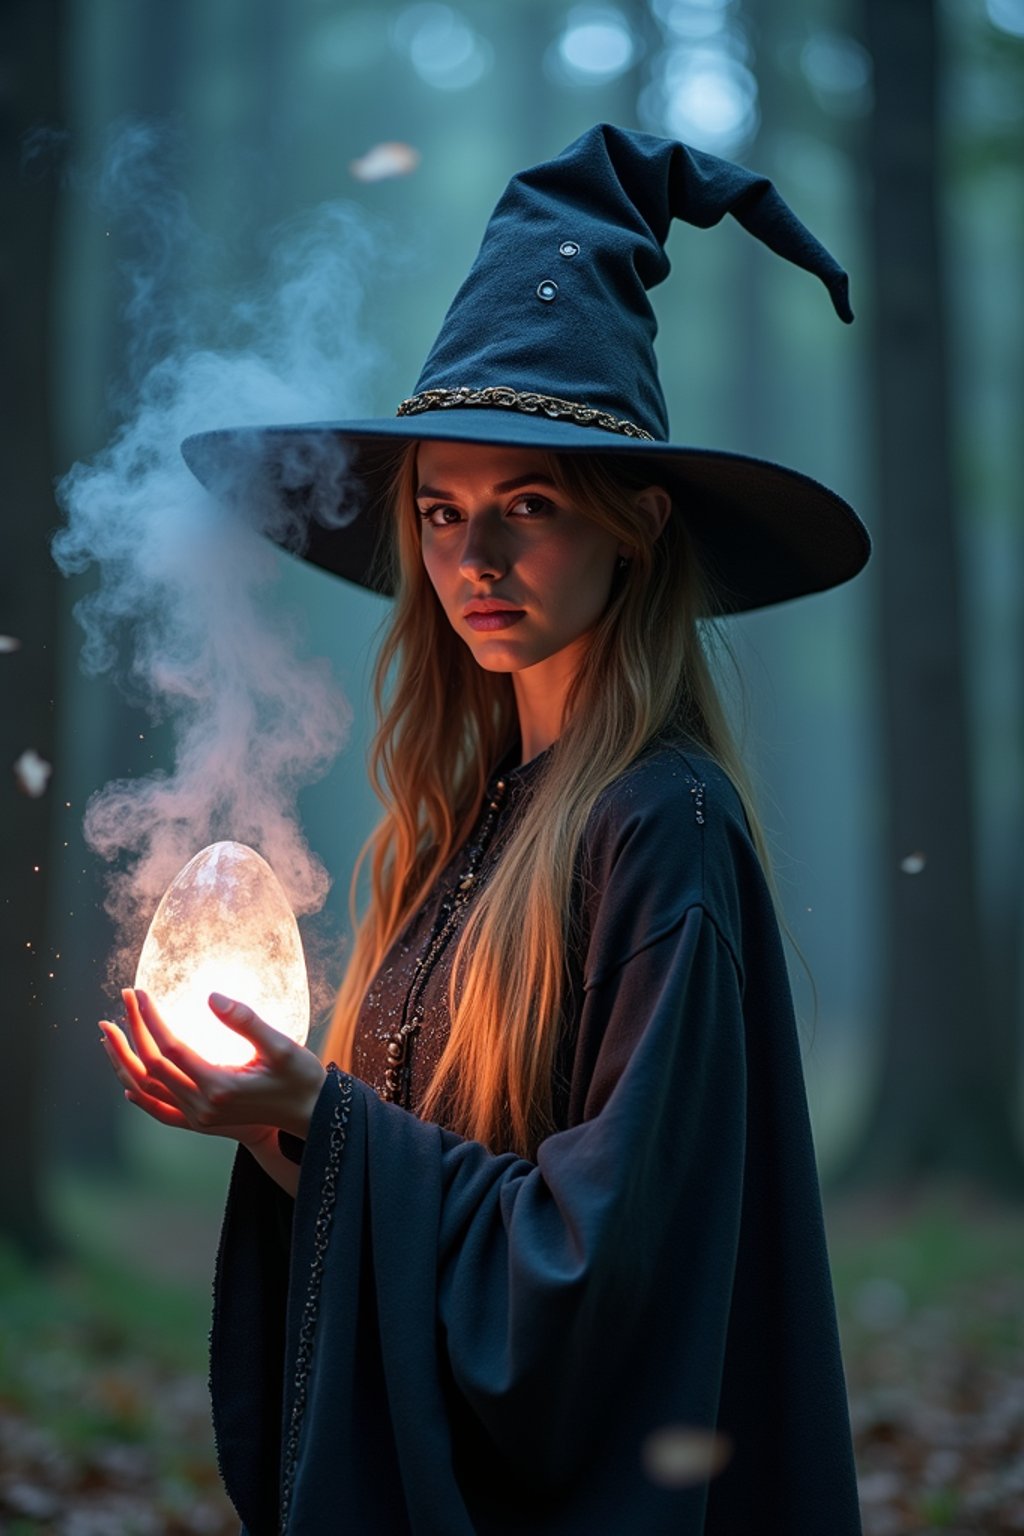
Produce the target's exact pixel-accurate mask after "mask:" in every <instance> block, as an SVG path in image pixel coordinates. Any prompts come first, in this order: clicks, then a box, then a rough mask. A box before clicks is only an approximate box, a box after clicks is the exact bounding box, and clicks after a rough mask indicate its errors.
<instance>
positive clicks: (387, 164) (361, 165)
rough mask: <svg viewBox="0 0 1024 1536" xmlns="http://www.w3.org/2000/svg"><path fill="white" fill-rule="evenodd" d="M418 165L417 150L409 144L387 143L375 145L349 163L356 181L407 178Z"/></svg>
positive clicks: (418, 155)
mask: <svg viewBox="0 0 1024 1536" xmlns="http://www.w3.org/2000/svg"><path fill="white" fill-rule="evenodd" d="M419 163H420V153H419V150H418V149H413V147H412V145H411V144H399V143H395V142H392V141H390V140H389V141H388V142H387V143H384V144H375V145H374V146H373V148H372V149H368V150H367V152H366V154H365V155H362V156H361V157H360V158H359V159H358V160H352V161H351V162H350V163H349V171H350V172H351V174H352V175H353V176H354V177H355V179H356V181H387V180H388V178H389V177H392V176H408V175H409V173H410V171H414V170H415V169H416V167H417V166H418V165H419Z"/></svg>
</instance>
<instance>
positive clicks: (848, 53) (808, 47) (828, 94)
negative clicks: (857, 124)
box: [800, 30, 872, 117]
mask: <svg viewBox="0 0 1024 1536" xmlns="http://www.w3.org/2000/svg"><path fill="white" fill-rule="evenodd" d="M800 69H801V71H802V72H803V75H804V78H805V79H806V81H807V83H808V85H809V86H810V87H811V90H812V91H813V92H814V95H815V96H816V98H817V99H818V101H819V102H820V104H821V105H822V106H823V107H824V108H825V109H826V110H827V111H830V112H835V113H838V114H840V115H842V116H847V117H858V116H861V115H863V114H864V113H866V112H869V111H870V110H871V102H872V89H871V80H872V62H871V55H870V54H869V53H868V51H867V49H866V48H865V47H864V46H863V45H862V44H861V43H859V42H858V41H857V39H856V38H854V37H850V36H848V35H847V34H846V33H845V32H831V31H824V30H823V31H820V32H815V33H814V34H813V35H812V36H811V37H809V38H808V40H807V42H806V43H805V44H804V46H803V48H802V49H801V52H800Z"/></svg>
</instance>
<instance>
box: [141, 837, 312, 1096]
mask: <svg viewBox="0 0 1024 1536" xmlns="http://www.w3.org/2000/svg"><path fill="white" fill-rule="evenodd" d="M135 985H136V986H137V987H141V988H143V990H144V991H146V992H148V993H149V996H150V997H151V998H152V999H153V1002H154V1003H155V1004H156V1006H157V1008H158V1010H159V1012H160V1015H161V1017H162V1018H163V1019H164V1021H165V1023H166V1024H167V1025H168V1026H169V1027H170V1028H171V1029H172V1030H173V1031H174V1033H175V1034H176V1035H177V1036H178V1037H179V1038H180V1039H181V1040H184V1041H185V1043H186V1044H187V1045H189V1046H190V1047H191V1048H192V1050H194V1051H196V1052H197V1053H198V1054H199V1055H200V1056H202V1057H204V1058H205V1059H206V1060H207V1061H211V1062H215V1063H217V1064H218V1065H221V1066H242V1065H243V1064H244V1063H245V1062H247V1061H251V1059H252V1057H253V1056H254V1054H255V1051H254V1048H253V1046H252V1045H251V1044H250V1043H249V1041H248V1040H246V1039H245V1038H244V1037H243V1036H242V1035H239V1034H236V1033H235V1032H234V1030H231V1029H228V1028H227V1026H226V1025H224V1024H222V1023H221V1022H220V1020H219V1019H218V1018H217V1017H216V1015H215V1014H214V1013H213V1012H212V1011H211V1009H210V1006H209V1003H208V1001H207V999H208V998H209V995H210V993H211V992H224V993H226V995H227V996H228V997H231V998H235V999H237V1000H238V1001H239V1002H243V1003H248V1005H249V1007H250V1008H252V1009H253V1010H254V1012H255V1013H257V1014H258V1015H259V1017H260V1018H261V1019H263V1020H264V1021H265V1022H266V1023H267V1024H271V1025H273V1027H274V1028H275V1029H279V1030H280V1031H281V1033H282V1034H283V1035H288V1036H290V1037H291V1039H293V1040H295V1041H297V1042H298V1043H299V1044H300V1045H302V1044H303V1043H304V1042H305V1039H306V1036H307V1034H308V1033H309V979H308V977H307V975H306V962H305V959H304V957H303V953H302V940H301V939H300V937H299V926H298V923H296V921H295V914H294V913H293V911H292V909H291V907H290V906H289V904H288V898H287V896H286V895H285V893H284V890H283V888H282V886H281V884H280V882H279V880H278V878H277V876H276V875H275V874H274V871H273V870H272V869H271V867H270V865H269V864H268V863H267V861H266V859H262V858H261V857H260V855H259V854H258V853H257V852H256V851H255V849H253V848H249V847H247V846H246V845H245V843H229V842H224V843H211V844H210V846H209V847H208V848H204V849H203V850H202V851H201V852H200V853H197V854H196V856H195V858H193V859H190V860H189V862H188V863H187V864H186V865H185V867H184V869H182V870H179V872H178V874H177V875H175V877H174V879H173V880H172V881H171V884H170V885H169V886H168V888H167V890H166V891H165V893H164V896H163V899H162V901H161V902H160V905H159V906H158V907H157V909H156V912H155V913H154V914H153V921H152V922H151V923H150V925H149V932H148V933H147V934H146V942H145V943H144V944H143V946H142V953H141V954H140V956H139V965H138V969H137V971H136V973H135Z"/></svg>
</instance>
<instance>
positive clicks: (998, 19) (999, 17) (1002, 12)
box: [985, 0, 1024, 37]
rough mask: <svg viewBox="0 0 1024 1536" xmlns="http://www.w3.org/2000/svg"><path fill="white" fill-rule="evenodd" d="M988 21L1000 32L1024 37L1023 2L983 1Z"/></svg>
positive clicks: (1006, 0)
mask: <svg viewBox="0 0 1024 1536" xmlns="http://www.w3.org/2000/svg"><path fill="white" fill-rule="evenodd" d="M985 9H986V11H987V12H988V19H989V21H990V22H991V23H992V25H993V26H994V27H998V28H999V30H1000V32H1009V34H1010V36H1011V37H1024V0H985Z"/></svg>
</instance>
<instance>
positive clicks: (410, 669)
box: [324, 447, 768, 1157]
mask: <svg viewBox="0 0 1024 1536" xmlns="http://www.w3.org/2000/svg"><path fill="white" fill-rule="evenodd" d="M544 467H545V468H546V470H547V473H548V474H549V475H550V476H551V478H552V479H553V480H554V482H555V484H556V486H557V487H558V488H559V490H560V491H561V492H562V494H563V495H564V496H565V497H566V498H567V499H568V500H569V501H570V503H571V504H572V505H573V506H575V507H577V508H578V509H580V510H585V511H586V512H587V514H588V515H589V516H591V517H593V519H594V520H595V522H597V523H599V524H600V525H601V526H602V527H604V528H606V529H608V530H610V531H611V532H612V533H614V534H615V536H616V538H617V539H619V540H621V541H625V542H626V543H627V544H628V545H629V547H630V548H631V550H632V551H633V554H632V558H631V560H630V563H629V566H628V569H627V571H626V572H625V574H622V575H620V576H618V577H617V578H616V581H615V582H614V584H613V588H612V592H611V596H610V598H609V602H608V606H607V608H606V610H605V612H604V614H603V616H602V617H601V619H600V620H599V622H598V624H597V626H596V627H595V629H594V631H593V633H592V637H591V642H590V645H589V647H588V649H587V652H586V654H585V657H584V660H583V662H582V664H581V666H580V669H579V672H578V674H577V676H576V677H575V679H574V681H573V684H572V687H571V690H570V694H569V698H568V701H567V705H566V711H565V725H564V729H563V732H562V735H561V736H560V737H559V740H558V743H557V746H556V748H555V750H554V752H553V753H552V754H551V756H550V759H549V762H548V764H547V765H546V767H545V771H544V773H543V774H542V775H541V776H540V778H539V780H538V781H537V784H536V788H535V790H534V793H533V797H532V799H531V802H530V809H529V814H528V815H526V816H523V817H521V818H520V820H519V821H518V823H517V825H516V826H515V829H514V831H513V833H512V835H511V836H510V838H509V841H508V844H507V846H506V849H505V852H504V854H503V856H502V858H501V860H500V862H499V864H498V866H497V867H496V869H495V871H494V873H493V875H492V876H491V878H490V880H489V881H488V883H487V885H486V887H485V888H484V890H483V892H482V893H481V895H480V896H479V898H478V900H477V902H476V904H475V906H474V908H473V910H472V912H471V915H470V916H469V918H468V919H467V922H466V925H465V928H464V930H463V933H462V936H461V938H460V940H459V943H458V946H457V949H456V954H455V960H454V964H453V968H452V976H451V984H450V998H449V1002H450V1014H451V1030H450V1034H449V1037H448V1041H447V1043H446V1045H445V1048H444V1051H443V1053H442V1055H441V1058H440V1060H439V1062H438V1064H437V1068H436V1070H435V1072H434V1075H433V1078H432V1080H431V1081H430V1083H429V1084H428V1086H427V1089H426V1092H425V1094H424V1096H423V1099H422V1101H421V1102H420V1104H419V1105H418V1106H417V1108H418V1110H419V1112H420V1113H421V1114H422V1115H423V1116H424V1117H427V1118H432V1117H438V1118H440V1117H442V1115H443V1119H444V1123H445V1124H446V1125H449V1126H451V1127H452V1128H453V1129H455V1130H457V1131H460V1132H461V1133H462V1134H463V1135H466V1136H470V1137H473V1138H474V1139H476V1140H479V1141H482V1142H484V1143H485V1144H487V1145H489V1146H491V1147H492V1148H494V1149H495V1150H515V1151H517V1152H519V1153H521V1154H522V1155H524V1156H528V1157H530V1156H533V1154H534V1153H535V1151H536V1148H537V1145H538V1143H539V1142H540V1141H541V1140H543V1138H544V1136H545V1135H547V1134H548V1133H549V1132H550V1131H551V1130H552V1129H554V1124H553V1114H552V1102H553V1072H554V1061H555V1051H556V1046H557V1042H558V1036H559V1027H560V1024H561V1018H562V1006H563V1001H564V995H565V977H566V953H567V946H568V944H569V942H570V940H571V936H572V935H571V925H572V922H573V912H572V910H571V885H572V879H573V870H574V865H575V861H576V857H577V854H578V851H579V847H580V842H581V839H582V836H583V831H584V828H585V826H586V823H587V818H588V816H589V815H590V813H591V811H592V809H593V807H594V804H595V802H596V800H597V798H598V796H599V795H600V794H601V792H602V790H604V789H605V788H606V787H607V786H608V785H609V784H611V783H612V782H613V780H614V779H616V778H617V777H618V776H619V774H621V773H622V772H623V770H624V769H625V768H627V767H628V766H629V764H630V763H631V762H632V761H633V760H634V759H635V758H636V756H637V755H638V754H639V753H640V752H641V751H642V750H643V748H644V747H645V746H646V745H647V744H648V743H649V742H650V741H651V740H652V739H653V738H654V737H655V736H657V735H658V734H659V733H660V732H662V731H664V730H665V729H666V728H670V727H671V728H675V729H677V730H678V731H679V732H680V733H681V734H683V735H685V736H686V738H687V739H688V740H689V741H690V742H691V743H692V744H693V746H694V747H695V748H697V749H698V750H700V751H703V752H705V753H707V754H708V755H709V756H710V757H712V758H713V759H714V760H715V761H717V762H718V763H719V764H720V766H721V767H722V768H723V769H724V770H725V772H726V773H727V774H728V776H729V777H730V779H731V780H732V782H733V783H734V785H735V786H736V789H737V791H738V793H739V795H740V798H741V800H742V801H743V804H744V808H745V810H746V812H747V816H748V819H749V821H750V825H751V828H752V830H753V834H754V839H755V843H756V844H757V848H758V852H759V854H760V856H761V859H762V862H763V863H764V865H765V868H766V869H767V868H768V858H767V851H766V849H765V845H764V838H763V834H762V833H761V830H760V826H759V823H758V820H757V817H756V815H755V813H754V807H753V804H752V799H751V794H750V790H749V786H748V784H747V779H746V774H745V772H744V769H743V765H742V763H741V761H740V757H739V754H738V751H737V749H736V746H735V743H734V741H733V738H732V734H731V732H730V729H729V726H728V723H727V720H726V716H725V713H724V710H723V708H722V705H721V703H720V700H719V698H718V694H717V692H716V689H715V686H714V682H713V680H712V676H711V671H710V667H709V663H708V658H707V655H706V652H705V646H704V644H703V643H702V636H701V633H700V631H699V629H698V618H697V616H698V615H699V614H701V613H706V612H707V611H708V609H707V603H706V599H707V593H706V591H705V589H704V582H703V578H702V574H701V571H700V567H699V564H698V561H697V560H696V558H695V556H694V553H693V549H692V545H691V542H690V539H689V537H688V535H687V531H686V526H685V522H684V520H683V518H682V516H680V515H679V513H678V512H675V513H674V514H673V515H672V516H670V517H669V519H668V521H667V523H666V525H665V528H664V530H663V532H662V533H661V535H660V537H658V539H657V540H656V541H654V539H653V538H652V535H651V532H650V529H649V526H648V524H647V521H646V519H645V517H644V515H643V513H642V512H641V511H640V510H639V509H638V507H637V505H636V501H637V492H638V491H639V490H640V489H642V488H643V487H644V486H645V485H647V484H650V483H651V481H652V478H655V477H652V475H651V472H650V470H649V469H648V470H647V471H646V472H641V473H639V474H638V473H637V471H636V470H635V469H626V468H623V467H622V464H621V461H619V460H609V459H603V458H601V457H600V456H597V455H589V454H588V455H579V456H576V455H570V454H566V455H563V456H560V457H559V456H555V455H552V456H550V458H549V459H548V462H547V464H546V465H545V466H544ZM415 473H416V454H415V448H414V447H410V449H409V450H408V451H407V452H406V453H405V454H404V456H403V459H402V462H401V465H400V467H399V470H398V472H397V474H396V477H395V481H394V488H393V513H394V516H393V522H392V531H393V538H392V542H391V548H390V552H389V556H388V558H389V561H390V564H391V571H390V574H391V577H392V581H393V584H394V587H395V591H396V594H397V596H396V601H395V609H394V615H393V619H392V622H391V625H390V628H389V630H388V632H387V634H386V637H385V639H384V642H383V645H382V649H381V652H380V656H379V658H378V662H377V667H376V674H375V701H376V705H377V711H378V718H379V720H380V725H379V728H378V731H377V734H376V737H375V739H374V743H373V747H372V749H371V756H370V768H371V777H372V779H373V783H374V786H375V788H376V791H377V793H378V795H379V797H380V799H381V801H382V802H383V805H384V809H385V814H384V819H383V821H382V822H381V823H380V825H379V826H378V827H377V829H376V831H375V832H374V833H373V834H372V835H371V837H370V838H369V840H368V841H367V843H366V846H365V847H364V849H363V851H362V854H361V855H360V860H359V863H358V864H357V867H356V872H355V874H354V875H353V881H352V896H351V903H352V915H353V924H354V928H355V938H354V942H353V949H352V956H351V960H350V962H349V965H348V969H347V972H346V975H345V979H344V982H343V983H342V987H341V990H340V992H339V995H338V1000H337V1004H336V1007H335V1012H334V1018H333V1021H332V1024H331V1028H330V1030H329V1032H328V1036H327V1039H326V1042H325V1047H324V1052H325V1056H331V1057H333V1058H334V1059H335V1060H337V1061H339V1062H341V1063H347V1062H349V1061H350V1060H351V1051H352V1041H353V1036H354V1032H355V1024H356V1018H357V1015H358V1012H359V1009H360V1006H361V1004H362V1001H363V999H364V997H365V995H366V992H367V990H368V988H369V985H370V982H371V981H372V979H373V977H374V975H375V973H376V971H377V970H378V968H379V966H380V964H381V962H382V960H383V958H384V956H385V954H386V953H387V951H388V949H389V948H390V947H391V945H392V944H393V942H394V941H395V939H396V938H397V936H398V934H399V933H400V932H401V930H402V929H403V928H404V926H405V925H406V923H407V922H408V921H409V920H410V918H411V917H412V915H413V914H414V913H415V912H416V911H417V909H418V908H419V907H420V906H421V904H422V903H423V902H424V900H425V899H426V897H427V895H428V894H429V892H430V890H431V888H432V886H433V884H434V882H435V880H436V878H437V876H438V874H439V873H440V871H441V870H442V869H443V868H444V866H445V865H446V864H447V863H448V861H449V859H450V858H451V857H452V855H453V854H454V853H455V852H456V851H457V849H458V848H459V847H460V846H461V844H462V843H463V842H465V840H466V838H467V837H468V835H469V833H470V830H471V829H472V827H473V824H474V822H475V820H476V818H477V816H478V814H479V811H480V808H481V805H482V801H483V795H484V790H485V787H486V784H487V780H488V778H489V776H490V774H491V773H492V772H493V770H494V769H495V767H496V766H497V765H498V763H499V762H500V761H501V759H502V758H503V756H504V755H505V754H506V753H507V752H508V751H509V750H510V749H511V748H512V746H513V745H514V743H515V740H516V737H517V717H516V710H515V702H514V697H513V691H512V683H511V678H510V676H509V675H508V674H503V673H493V672H487V671H485V670H484V669H483V668H481V667H479V666H478V665H477V663H476V662H475V661H474V659H473V657H472V654H471V653H470V651H469V649H468V647H467V646H466V645H465V644H464V643H463V642H462V641H461V640H460V639H459V638H458V637H457V636H456V634H455V632H454V631H453V630H452V628H451V626H450V624H449V623H448V620H447V619H446V618H445V616H444V613H443V611H442V608H441V605H440V603H439V602H438V601H437V599H436V597H435V594H434V592H433V589H432V587H431V586H430V583H429V581H428V579H427V575H426V572H425V570H424V568H423V563H422V560H421V556H420V524H419V518H418V515H417V511H416V503H415V489H416V479H415ZM367 866H368V874H369V882H370V892H369V902H368V905H367V907H366V911H365V913H364V914H363V915H362V916H361V917H359V916H358V914H357V901H356V891H357V885H358V881H359V876H360V870H361V869H362V868H364V867H367Z"/></svg>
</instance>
